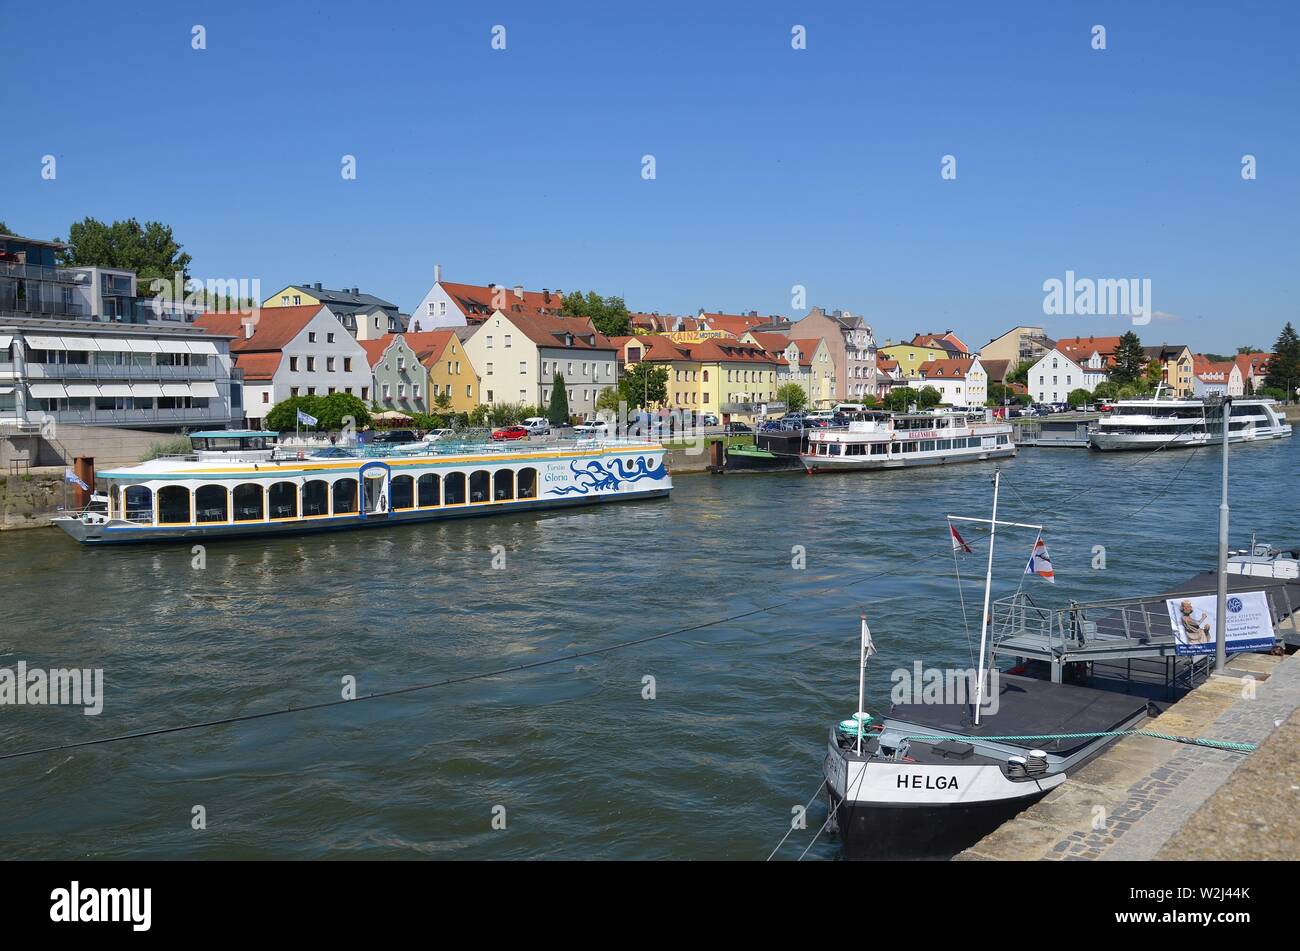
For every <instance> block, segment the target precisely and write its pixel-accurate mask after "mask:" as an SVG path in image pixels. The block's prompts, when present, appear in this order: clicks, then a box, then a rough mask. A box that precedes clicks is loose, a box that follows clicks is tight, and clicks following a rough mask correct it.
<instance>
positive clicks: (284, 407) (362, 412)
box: [263, 393, 370, 433]
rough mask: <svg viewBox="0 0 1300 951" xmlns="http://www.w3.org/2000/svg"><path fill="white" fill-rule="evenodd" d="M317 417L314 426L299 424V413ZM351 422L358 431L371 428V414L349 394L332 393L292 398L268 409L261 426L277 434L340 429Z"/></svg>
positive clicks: (359, 401)
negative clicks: (299, 430) (303, 430)
mask: <svg viewBox="0 0 1300 951" xmlns="http://www.w3.org/2000/svg"><path fill="white" fill-rule="evenodd" d="M299 410H302V411H303V412H304V413H306V414H307V415H308V416H314V417H316V425H315V426H303V425H302V424H301V423H299V422H298V411H299ZM349 417H350V418H351V422H352V424H353V426H355V427H356V428H357V429H361V428H363V427H365V426H369V425H370V410H369V409H367V408H366V404H365V403H364V402H362V401H361V400H360V399H358V398H357V397H355V396H353V395H352V394H351V393H331V394H330V395H329V396H291V397H289V399H287V400H281V401H280V402H279V403H276V404H275V405H274V406H272V407H271V410H270V412H268V413H267V414H266V419H265V420H264V421H263V425H264V426H266V428H267V429H274V430H275V431H276V432H281V433H283V432H288V431H289V430H291V429H299V428H303V429H325V430H333V429H342V428H343V427H344V425H346V424H347V422H348V421H349Z"/></svg>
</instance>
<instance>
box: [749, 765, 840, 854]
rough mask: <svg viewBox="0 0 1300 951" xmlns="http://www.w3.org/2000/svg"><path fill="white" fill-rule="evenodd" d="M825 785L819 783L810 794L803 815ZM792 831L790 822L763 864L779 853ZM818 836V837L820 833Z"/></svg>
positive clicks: (822, 782)
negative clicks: (810, 796)
mask: <svg viewBox="0 0 1300 951" xmlns="http://www.w3.org/2000/svg"><path fill="white" fill-rule="evenodd" d="M825 785H826V780H824V779H823V780H822V781H821V783H820V784H818V786H817V791H816V792H814V793H813V794H812V798H811V799H809V800H808V801H807V802H806V803H804V807H803V811H804V815H807V814H808V810H809V809H810V808H812V804H813V803H814V802H816V801H817V797H818V796H820V795H821V794H822V787H824V786H825ZM823 824H824V823H823ZM793 831H794V823H793V822H792V823H790V828H788V829H786V830H785V835H783V836H781V841H780V842H778V843H777V844H776V848H774V849H773V850H772V854H771V855H769V856H768V857H767V858H765V859H764V860H763V861H765V862H770V861H772V856H773V855H776V853H777V852H779V851H781V846H783V845H785V840H786V839H788V838H790V833H791V832H793ZM818 834H819V835H820V833H818ZM814 841H815V840H814Z"/></svg>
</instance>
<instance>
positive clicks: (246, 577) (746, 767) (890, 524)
mask: <svg viewBox="0 0 1300 951" xmlns="http://www.w3.org/2000/svg"><path fill="white" fill-rule="evenodd" d="M1219 460H1220V457H1219V452H1218V450H1217V449H1202V450H1197V451H1190V450H1181V451H1170V452H1162V453H1158V454H1156V455H1155V456H1153V457H1150V458H1141V457H1139V456H1136V455H1132V456H1130V455H1125V454H1118V455H1109V454H1105V455H1103V454H1099V453H1090V452H1087V451H1084V450H1066V449H1056V450H1050V449H1026V450H1024V451H1023V452H1022V453H1021V455H1020V456H1019V457H1018V458H1017V459H1015V460H1012V461H1009V462H1007V463H1005V464H1004V466H1003V472H1004V493H1003V507H1002V512H1001V514H1003V515H1004V516H1005V517H1007V518H1014V519H1017V520H1022V521H1043V522H1044V523H1045V524H1046V538H1047V541H1048V544H1049V546H1050V549H1051V552H1052V556H1053V559H1054V561H1055V563H1056V568H1057V574H1058V578H1057V581H1058V583H1057V584H1056V585H1055V586H1054V587H1052V586H1049V585H1047V584H1046V583H1045V582H1043V581H1041V580H1039V579H1031V580H1029V581H1026V582H1025V583H1026V584H1027V585H1033V589H1032V590H1033V594H1034V596H1035V598H1036V599H1037V600H1038V602H1039V603H1040V604H1043V603H1047V604H1058V603H1063V602H1064V601H1065V599H1066V598H1069V597H1076V598H1083V599H1087V598H1098V597H1111V596H1115V597H1118V596H1123V595H1130V594H1142V593H1150V592H1153V591H1156V590H1158V589H1160V588H1162V587H1163V586H1166V585H1169V584H1171V583H1174V582H1179V581H1182V580H1183V579H1185V578H1186V577H1188V576H1190V575H1192V574H1194V573H1196V572H1198V571H1202V570H1206V569H1208V568H1210V567H1212V564H1213V559H1214V554H1215V546H1216V539H1217V535H1216V519H1217V508H1218V492H1219V481H1218V480H1219ZM1232 461H1233V480H1232V505H1233V516H1234V517H1233V526H1234V531H1233V543H1234V545H1238V546H1239V545H1244V544H1245V543H1246V541H1247V540H1248V539H1249V533H1250V531H1251V530H1252V529H1255V530H1258V531H1259V533H1260V539H1261V540H1268V541H1272V542H1273V543H1274V544H1283V543H1286V544H1296V543H1300V512H1298V511H1297V506H1296V504H1295V496H1296V492H1295V490H1296V472H1297V463H1300V443H1298V442H1297V441H1295V440H1288V441H1285V442H1281V443H1274V444H1264V445H1257V446H1243V447H1240V448H1234V450H1233V455H1232ZM992 472H993V469H992V467H991V466H989V465H982V464H981V465H964V466H957V467H951V468H946V469H941V470H916V471H907V472H893V473H877V474H867V475H861V474H859V475H851V474H850V475H826V476H816V477H809V476H805V475H802V474H788V475H766V476H762V475H753V476H727V477H714V476H708V475H692V476H679V477H678V479H677V487H676V489H675V490H674V492H673V495H672V498H671V499H668V500H659V501H650V502H643V503H629V504H623V505H611V506H606V507H600V508H593V509H574V510H567V511H557V512H549V513H538V514H523V513H521V514H519V515H517V516H502V517H495V518H490V519H479V520H467V521H456V522H448V523H446V524H434V525H424V526H406V527H396V528H391V529H380V530H375V531H367V532H356V533H347V534H341V535H337V536H333V537H329V536H318V537H305V538H301V539H287V540H271V541H266V540H258V541H240V542H212V543H210V544H209V545H208V547H207V566H206V568H204V569H202V570H196V569H195V568H193V567H191V558H192V556H191V554H190V549H189V547H188V546H187V545H181V546H164V547H126V548H119V549H116V550H114V549H86V548H80V547H78V546H77V545H76V544H75V543H74V542H72V541H71V540H69V539H68V538H66V537H65V536H63V534H62V533H60V532H57V531H55V530H48V531H46V530H42V531H30V532H14V533H5V534H3V535H0V595H2V596H3V599H4V603H5V608H6V613H5V617H6V620H5V622H4V627H3V629H2V630H0V667H11V668H12V667H13V666H14V665H15V664H16V663H17V662H18V661H19V660H25V661H26V662H27V663H28V665H29V666H32V667H100V668H103V670H104V676H105V681H106V694H107V697H106V701H105V706H104V711H103V713H102V715H100V716H98V717H88V716H84V715H83V714H82V713H81V712H80V710H78V709H70V708H61V707H12V706H3V707H0V752H13V751H17V750H24V749H29V748H33V747H43V746H49V745H55V744H59V743H65V742H73V741H78V740H84V739H88V738H94V737H100V736H109V735H113V734H120V733H125V732H131V731H136V730H145V729H150V728H156V727H166V726H170V725H175V724H181V723H185V722H189V721H197V720H206V719H212V718H218V717H227V716H237V715H241V714H249V713H255V712H260V711H266V710H272V709H279V708H285V707H289V706H296V705H302V704H309V703H316V702H320V701H328V700H332V699H336V698H338V697H339V695H340V690H341V679H342V678H344V677H345V676H352V677H355V678H356V680H357V684H358V692H359V693H360V694H362V695H364V694H367V693H370V692H372V691H380V690H386V689H390V688H394V687H400V686H403V685H408V684H417V683H423V682H430V681H437V680H443V679H446V678H451V677H457V676H462V675H468V674H473V673H476V672H481V671H489V670H494V669H497V668H501V667H507V666H511V665H516V664H526V663H531V662H535V661H538V660H544V659H546V658H549V657H554V656H559V655H563V654H567V653H572V652H578V651H585V650H591V649H596V648H600V647H603V646H608V645H613V644H615V643H617V642H620V641H624V640H629V639H633V638H637V637H641V636H645V635H649V634H654V633H658V632H663V631H670V630H675V629H680V628H689V627H692V626H694V625H699V624H701V623H703V622H706V621H710V620H713V619H716V618H722V617H727V616H730V615H737V614H742V613H744V612H752V611H755V609H757V608H770V610H765V611H758V612H756V613H751V614H749V615H748V616H746V617H743V618H740V619H737V620H733V621H727V622H725V623H721V624H716V625H712V626H708V627H702V628H699V629H696V630H690V631H687V632H685V633H681V634H679V635H677V636H673V637H668V638H662V639H659V640H654V641H651V642H648V643H644V644H641V645H639V646H636V647H633V648H630V649H627V650H623V651H618V652H614V653H611V654H608V655H595V656H590V657H586V658H583V659H581V660H579V661H569V662H565V663H562V664H558V665H555V666H550V667H544V668H541V669H536V670H530V671H524V672H517V673H510V674H504V675H500V676H496V677H492V678H489V679H485V680H476V681H472V682H468V683H463V684H458V685H455V686H448V687H443V688H440V689H436V690H430V691H424V692H417V693H411V694H407V695H404V696H402V697H399V698H395V699H385V700H377V701H374V702H366V703H357V704H351V705H347V706H343V707H336V708H331V709H325V710H319V711H311V712H304V713H297V714H293V715H289V716H282V717H273V718H269V719H261V720H254V721H251V722H245V723H239V724H233V725H227V726H220V727H215V728H210V729H203V730H197V731H193V732H182V733H175V734H170V735H163V736H158V737H152V738H147V739H139V740H130V741H126V742H121V743H113V744H108V745H103V746H95V747H89V748H83V749H79V750H75V751H63V752H52V753H44V754H40V755H36V756H31V757H27V758H23V759H17V760H10V761H7V762H4V763H3V767H4V768H3V770H2V771H0V836H2V837H3V839H4V842H5V845H6V853H7V854H8V855H9V856H11V857H42V856H52V857H65V858H74V857H186V858H201V857H222V858H243V857H267V858H270V857H298V858H319V857H371V858H384V857H406V858H418V857H422V856H429V857H439V858H453V857H473V858H525V857H529V858H531V857H563V858H578V857H609V858H624V859H626V858H730V859H760V858H764V857H766V856H767V854H768V852H769V851H771V849H772V847H773V846H774V845H775V844H776V842H777V840H778V839H779V838H780V837H781V835H782V834H783V832H784V831H785V829H786V828H787V824H788V820H789V816H790V809H791V807H792V806H793V805H795V804H800V803H803V802H805V801H807V800H808V798H809V796H811V795H812V792H813V790H815V789H816V787H817V785H818V783H819V781H820V775H819V764H820V760H821V753H822V748H823V744H824V742H825V731H826V727H827V724H828V723H829V722H830V721H831V720H832V719H838V718H839V717H841V716H844V715H847V714H848V713H849V712H851V711H852V710H853V708H854V706H855V704H856V689H857V685H856V672H855V666H854V665H855V658H856V652H857V637H858V627H857V617H858V614H859V612H860V611H862V610H866V611H867V612H868V613H869V616H870V618H871V623H872V629H873V631H874V633H875V638H876V642H877V645H878V647H879V650H880V653H879V654H878V655H877V657H876V658H874V659H873V661H872V664H871V667H870V679H869V694H870V695H871V696H872V697H873V698H876V700H877V703H878V702H879V699H882V698H884V696H885V694H886V691H885V689H884V688H885V687H886V686H887V684H888V677H889V671H890V670H892V669H893V668H895V667H898V666H907V665H910V664H911V663H912V662H913V661H914V660H917V659H922V660H925V661H926V662H927V663H952V664H957V665H960V666H967V665H968V664H969V663H970V656H971V655H970V647H969V644H968V640H967V634H966V630H965V627H964V625H963V621H962V611H961V606H960V601H959V598H958V588H957V585H956V583H955V581H954V575H953V559H952V556H951V554H950V552H949V548H948V541H947V529H946V526H945V523H944V515H945V514H947V513H950V512H951V513H957V514H967V515H987V513H988V507H989V503H990V498H991V484H990V483H991V475H992ZM972 534H975V533H972ZM1032 541H1033V539H1032V537H1028V536H1025V535H1023V533H1022V534H1021V535H1019V536H1016V535H1009V536H1008V537H1006V538H1005V539H1004V538H1002V537H1001V536H1000V537H999V550H998V551H999V558H998V580H999V589H998V590H999V592H1001V593H1007V592H1009V591H1010V590H1012V589H1013V588H1014V587H1015V586H1016V584H1017V583H1019V582H1020V581H1021V580H1022V577H1021V570H1022V568H1023V565H1024V561H1025V559H1026V557H1027V555H1028V553H1029V548H1030V544H1031V543H1032ZM496 545H500V546H504V548H505V551H506V566H505V568H504V569H501V570H494V569H493V568H492V558H493V552H492V548H493V546H496ZM1097 545H1102V546H1105V550H1106V565H1107V567H1106V569H1105V570H1104V571H1099V570H1094V569H1093V568H1092V567H1091V562H1092V559H1093V549H1094V546H1097ZM794 546H803V550H804V551H805V552H806V558H807V567H806V568H805V569H804V570H796V569H794V568H792V566H791V561H792V550H793V549H794ZM982 569H983V562H982V561H980V560H977V559H972V560H968V561H966V562H964V563H963V565H962V571H963V577H964V578H966V579H967V581H968V584H967V585H966V588H965V593H966V600H967V604H968V606H969V605H971V604H973V603H975V601H976V600H977V599H978V598H979V597H980V585H981V583H982ZM882 572H887V573H884V574H882ZM827 588H830V589H832V590H825V589H827ZM774 605H779V606H776V607H773V606H774ZM977 615H978V609H977V608H976V609H975V611H974V612H973V613H972V622H973V623H976V624H977V623H978V621H977ZM977 633H978V631H977V630H976V634H977ZM646 677H653V678H654V688H655V699H653V700H648V699H642V692H643V690H644V689H645V688H644V687H643V678H646ZM196 805H201V806H203V807H204V809H205V811H206V815H207V829H206V830H203V831H195V830H194V829H192V828H191V816H192V810H193V808H194V806H196ZM496 806H501V807H504V810H505V817H506V828H505V829H504V830H494V829H493V828H492V817H493V809H494V807H496ZM824 816H825V809H824V805H822V804H818V805H816V806H814V808H813V810H812V811H811V813H810V829H809V831H808V832H803V833H795V834H794V835H792V836H791V840H790V842H788V843H787V845H786V848H785V849H784V850H783V852H782V855H784V856H785V857H788V858H795V857H797V856H798V855H799V853H800V852H801V851H802V850H803V848H804V846H806V845H807V843H808V842H809V841H810V840H811V839H812V832H813V831H814V830H815V829H816V826H817V824H818V823H820V822H821V820H822V819H823V818H824ZM835 854H836V846H835V842H834V840H833V839H829V838H827V837H826V836H823V837H822V838H820V839H819V840H818V841H817V842H816V843H815V844H814V846H813V848H812V850H811V851H810V853H809V855H810V856H817V857H833V856H834V855H835Z"/></svg>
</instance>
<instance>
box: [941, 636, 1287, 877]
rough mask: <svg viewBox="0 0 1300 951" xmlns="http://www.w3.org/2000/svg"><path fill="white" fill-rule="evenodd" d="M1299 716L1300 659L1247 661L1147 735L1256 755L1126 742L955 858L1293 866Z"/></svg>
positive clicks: (1191, 696)
mask: <svg viewBox="0 0 1300 951" xmlns="http://www.w3.org/2000/svg"><path fill="white" fill-rule="evenodd" d="M1298 710H1300V658H1297V657H1296V656H1291V657H1286V658H1282V657H1274V656H1270V655H1265V654H1244V655H1239V656H1237V657H1235V658H1234V659H1233V660H1232V662H1231V663H1230V664H1229V668H1228V671H1227V672H1226V673H1225V674H1224V675H1215V676H1213V677H1211V678H1210V680H1209V681H1207V682H1206V683H1204V684H1202V685H1201V686H1200V687H1197V688H1196V689H1195V690H1193V691H1191V692H1190V693H1188V694H1187V695H1186V696H1185V697H1183V698H1182V699H1181V700H1179V701H1178V702H1177V703H1175V704H1173V705H1172V706H1170V707H1169V708H1168V709H1167V710H1166V711H1165V712H1164V713H1162V714H1161V715H1160V716H1158V717H1156V718H1155V719H1154V720H1151V721H1148V723H1146V724H1145V725H1144V726H1143V729H1147V730H1152V731H1155V732H1160V733H1169V734H1177V735H1179V736H1193V737H1204V738H1207V739H1215V740H1227V741H1232V742H1237V743H1255V744H1259V748H1258V749H1257V750H1256V751H1255V752H1253V753H1249V754H1243V753H1234V752H1229V751H1226V750H1218V749H1212V748H1209V747H1203V746H1194V745H1189V744H1184V743H1175V742H1171V741H1169V740H1160V739H1156V738H1154V737H1145V736H1133V737H1126V738H1124V739H1122V740H1120V741H1119V742H1117V743H1115V744H1114V745H1113V746H1111V747H1110V748H1109V749H1108V750H1107V751H1106V752H1105V753H1104V754H1102V755H1101V756H1100V757H1098V758H1097V759H1095V760H1093V761H1092V762H1091V763H1089V764H1088V765H1087V766H1085V767H1084V768H1083V769H1082V770H1080V771H1079V772H1078V773H1076V774H1075V775H1073V776H1072V777H1071V778H1070V779H1069V780H1068V781H1067V782H1066V783H1065V784H1064V785H1062V786H1060V787H1058V788H1057V789H1055V790H1053V791H1052V792H1051V793H1049V794H1048V795H1047V796H1045V797H1044V798H1043V799H1042V800H1040V801H1039V802H1038V803H1036V804H1035V805H1033V806H1031V807H1030V808H1028V809H1026V810H1025V811H1024V812H1022V813H1021V814H1020V815H1019V816H1017V817H1016V818H1014V819H1012V820H1010V821H1009V822H1007V823H1005V824H1004V825H1003V826H1002V827H1001V828H999V829H998V830H997V831H996V832H993V833H990V834H989V835H987V836H985V837H984V838H983V839H981V840H980V841H979V842H977V843H976V844H975V845H973V846H971V848H969V849H967V850H966V851H965V852H962V853H961V854H960V855H958V856H957V859H958V860H967V861H970V860H980V859H985V860H990V859H991V860H1006V859H1015V860H1025V859H1058V860H1059V859H1085V860H1098V859H1119V860H1130V861H1143V860H1147V859H1152V858H1159V859H1192V858H1224V859H1238V860H1240V859H1273V858H1279V859H1280V858H1294V857H1295V856H1296V854H1297V852H1298V850H1300V845H1298V844H1297V836H1298V835H1300V830H1298V829H1297V824H1296V821H1295V817H1296V815H1297V810H1298V809H1300V713H1298V712H1297V711H1298Z"/></svg>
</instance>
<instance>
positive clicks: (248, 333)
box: [244, 320, 253, 340]
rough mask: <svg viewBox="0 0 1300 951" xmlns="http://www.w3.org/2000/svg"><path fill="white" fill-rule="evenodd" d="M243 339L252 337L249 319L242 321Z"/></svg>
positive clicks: (251, 324)
mask: <svg viewBox="0 0 1300 951" xmlns="http://www.w3.org/2000/svg"><path fill="white" fill-rule="evenodd" d="M244 339H245V340H252V339H253V322H252V321H251V320H247V321H245V322H244Z"/></svg>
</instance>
